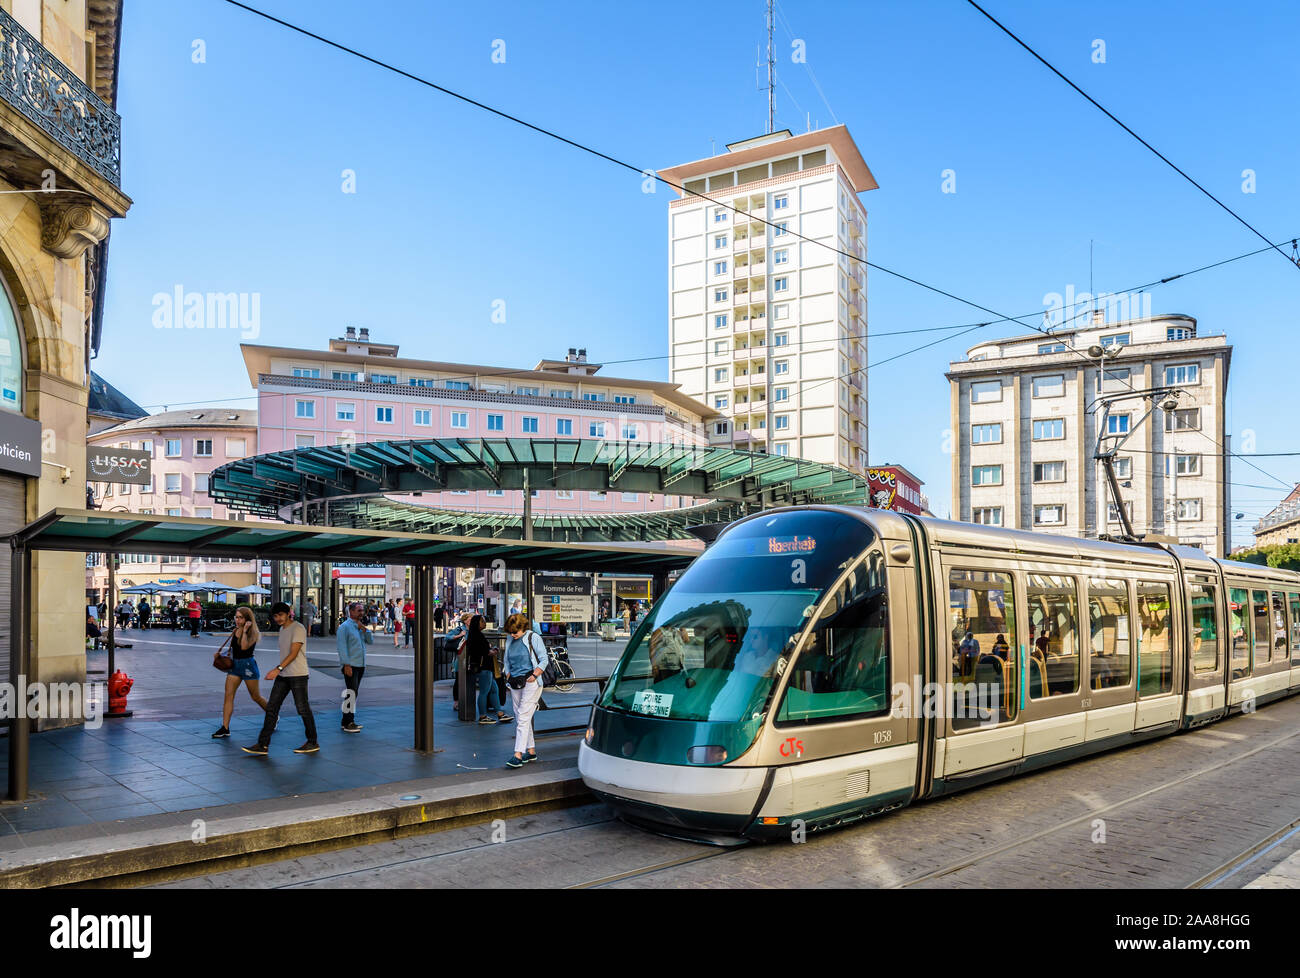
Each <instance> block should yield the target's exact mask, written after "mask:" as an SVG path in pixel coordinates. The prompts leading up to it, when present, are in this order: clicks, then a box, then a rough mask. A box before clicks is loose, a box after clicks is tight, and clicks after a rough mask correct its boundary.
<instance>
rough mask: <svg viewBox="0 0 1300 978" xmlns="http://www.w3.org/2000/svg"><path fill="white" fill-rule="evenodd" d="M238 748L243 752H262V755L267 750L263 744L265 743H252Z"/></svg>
mask: <svg viewBox="0 0 1300 978" xmlns="http://www.w3.org/2000/svg"><path fill="white" fill-rule="evenodd" d="M239 749H240V750H242V751H243V752H244V753H245V754H263V755H264V754H266V752H267V751H266V745H265V744H254V745H253V746H252V747H241V748H239Z"/></svg>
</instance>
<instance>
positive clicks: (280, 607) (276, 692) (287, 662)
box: [242, 601, 320, 755]
mask: <svg viewBox="0 0 1300 978" xmlns="http://www.w3.org/2000/svg"><path fill="white" fill-rule="evenodd" d="M271 620H272V621H273V622H275V624H276V625H277V626H278V627H279V629H280V661H279V663H277V664H276V666H275V667H274V668H272V669H271V670H269V671H268V672H267V674H266V678H267V679H271V680H273V681H274V682H273V684H272V686H271V695H270V696H269V697H267V704H266V719H265V720H264V721H263V722H262V732H261V733H260V734H258V736H257V743H255V744H253V745H252V746H251V747H244V748H242V749H243V751H244V753H246V754H262V755H264V754H266V753H267V752H268V750H269V749H270V746H271V735H272V734H273V733H275V724H276V721H278V720H279V719H280V706H281V705H282V704H283V703H284V698H285V697H286V696H288V695H289V694H290V693H293V705H294V706H295V707H296V708H297V710H298V716H300V717H302V727H303V730H304V732H305V733H306V735H307V740H306V741H305V742H304V743H303V745H302V746H301V747H295V748H294V749H293V752H294V753H295V754H314V753H315V752H316V751H318V750H320V745H319V744H318V743H316V718H315V717H314V716H312V712H311V702H310V701H309V700H308V698H307V677H308V675H309V670H308V668H307V629H305V628H303V627H302V623H301V622H296V621H294V620H293V610H292V609H291V608H290V607H289V606H288V605H287V604H285V603H284V602H283V601H277V602H276V603H275V604H273V605H271Z"/></svg>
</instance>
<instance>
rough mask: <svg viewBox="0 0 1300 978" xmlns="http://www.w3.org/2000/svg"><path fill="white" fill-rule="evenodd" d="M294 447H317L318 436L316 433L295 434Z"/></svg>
mask: <svg viewBox="0 0 1300 978" xmlns="http://www.w3.org/2000/svg"><path fill="white" fill-rule="evenodd" d="M293 447H294V448H315V447H316V436H315V435H294V436H293Z"/></svg>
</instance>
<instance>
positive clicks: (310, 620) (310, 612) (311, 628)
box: [302, 598, 316, 635]
mask: <svg viewBox="0 0 1300 978" xmlns="http://www.w3.org/2000/svg"><path fill="white" fill-rule="evenodd" d="M302 625H303V628H305V629H307V634H308V635H315V634H316V599H315V598H308V599H307V603H306V604H305V605H303V606H302Z"/></svg>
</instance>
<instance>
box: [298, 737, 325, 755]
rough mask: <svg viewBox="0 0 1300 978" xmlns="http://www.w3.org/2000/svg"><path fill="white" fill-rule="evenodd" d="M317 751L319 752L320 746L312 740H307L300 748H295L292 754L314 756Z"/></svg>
mask: <svg viewBox="0 0 1300 978" xmlns="http://www.w3.org/2000/svg"><path fill="white" fill-rule="evenodd" d="M318 750H320V744H318V743H316V741H314V740H309V741H307V743H305V744H303V745H302V746H301V747H295V748H294V749H293V752H294V753H295V754H315V753H316V752H317V751H318Z"/></svg>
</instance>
